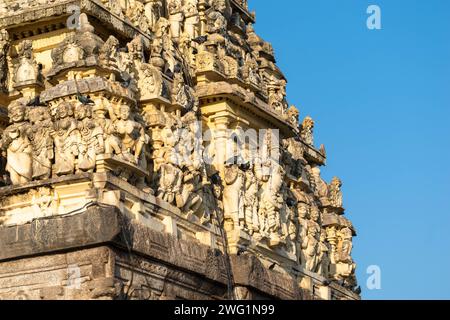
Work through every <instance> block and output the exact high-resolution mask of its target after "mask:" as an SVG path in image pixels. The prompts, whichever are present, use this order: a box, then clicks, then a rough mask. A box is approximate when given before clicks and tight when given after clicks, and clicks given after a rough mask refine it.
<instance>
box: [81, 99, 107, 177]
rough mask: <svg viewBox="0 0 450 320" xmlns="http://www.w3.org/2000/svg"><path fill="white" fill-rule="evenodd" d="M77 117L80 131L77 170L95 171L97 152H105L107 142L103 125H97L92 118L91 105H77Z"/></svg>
mask: <svg viewBox="0 0 450 320" xmlns="http://www.w3.org/2000/svg"><path fill="white" fill-rule="evenodd" d="M75 118H76V120H77V127H78V131H79V133H80V138H81V139H80V141H79V143H78V164H77V170H79V171H82V172H93V171H94V169H95V165H96V159H97V154H103V153H104V152H105V143H104V136H103V130H102V127H100V126H96V124H95V121H94V120H93V119H92V109H91V106H87V105H83V104H79V105H77V106H76V107H75Z"/></svg>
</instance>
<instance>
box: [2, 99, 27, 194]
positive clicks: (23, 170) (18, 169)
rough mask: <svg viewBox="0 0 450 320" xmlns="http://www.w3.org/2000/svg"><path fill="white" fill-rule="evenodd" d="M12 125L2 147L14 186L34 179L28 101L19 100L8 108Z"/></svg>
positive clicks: (4, 133)
mask: <svg viewBox="0 0 450 320" xmlns="http://www.w3.org/2000/svg"><path fill="white" fill-rule="evenodd" d="M8 116H9V121H10V123H11V125H10V126H9V127H7V128H6V129H5V131H4V132H3V136H2V138H1V140H0V147H1V149H2V150H4V151H6V154H7V157H6V161H7V164H6V171H8V172H9V175H10V179H11V183H12V184H13V185H16V184H22V183H27V182H30V181H31V179H32V177H33V158H32V154H33V148H32V145H31V142H30V139H29V136H30V134H31V126H30V123H29V122H28V121H27V111H26V101H25V100H24V99H18V100H15V101H13V102H11V103H10V105H9V106H8Z"/></svg>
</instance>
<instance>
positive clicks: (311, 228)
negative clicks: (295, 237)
mask: <svg viewBox="0 0 450 320" xmlns="http://www.w3.org/2000/svg"><path fill="white" fill-rule="evenodd" d="M319 232H320V231H319V228H318V227H317V225H316V224H315V223H309V224H308V228H307V231H306V237H305V238H303V240H302V250H303V256H304V258H305V261H304V264H305V268H306V270H308V271H315V270H316V268H317V265H318V254H319V240H318V238H319Z"/></svg>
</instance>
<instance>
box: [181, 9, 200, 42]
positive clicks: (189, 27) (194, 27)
mask: <svg viewBox="0 0 450 320" xmlns="http://www.w3.org/2000/svg"><path fill="white" fill-rule="evenodd" d="M197 6H198V0H186V1H185V5H184V7H183V12H184V16H185V20H184V32H186V33H187V34H188V35H189V37H190V38H191V39H193V38H196V37H197V36H198V24H199V22H200V17H199V14H198V8H197Z"/></svg>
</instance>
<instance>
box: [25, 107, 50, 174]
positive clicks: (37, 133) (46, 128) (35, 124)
mask: <svg viewBox="0 0 450 320" xmlns="http://www.w3.org/2000/svg"><path fill="white" fill-rule="evenodd" d="M29 119H30V122H31V131H30V141H31V143H32V146H33V179H34V180H41V179H48V178H50V177H51V174H52V161H53V159H54V152H53V138H52V133H53V124H52V120H51V118H50V114H49V112H48V109H47V107H34V108H33V109H31V110H30V111H29Z"/></svg>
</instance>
